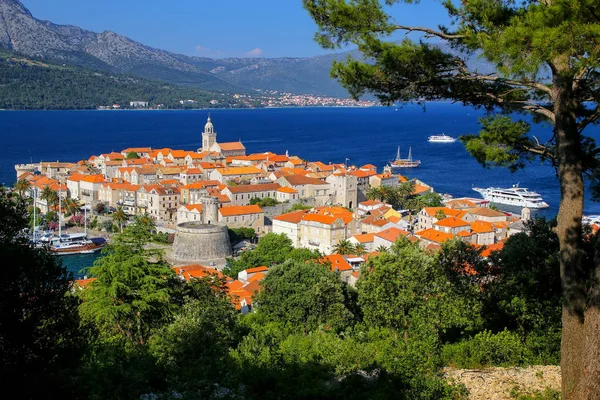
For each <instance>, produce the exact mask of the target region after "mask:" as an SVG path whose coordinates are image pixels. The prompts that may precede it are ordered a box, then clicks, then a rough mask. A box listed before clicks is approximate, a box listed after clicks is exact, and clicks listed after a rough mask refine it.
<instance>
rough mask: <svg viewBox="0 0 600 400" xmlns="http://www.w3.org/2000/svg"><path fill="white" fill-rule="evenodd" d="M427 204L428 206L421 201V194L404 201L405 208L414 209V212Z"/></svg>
mask: <svg viewBox="0 0 600 400" xmlns="http://www.w3.org/2000/svg"><path fill="white" fill-rule="evenodd" d="M427 206H428V204H427V203H425V202H424V201H423V198H422V197H421V196H417V197H413V198H411V199H408V200H407V201H406V208H408V209H409V210H411V211H414V212H416V213H418V212H419V211H421V210H422V209H423V208H424V207H427Z"/></svg>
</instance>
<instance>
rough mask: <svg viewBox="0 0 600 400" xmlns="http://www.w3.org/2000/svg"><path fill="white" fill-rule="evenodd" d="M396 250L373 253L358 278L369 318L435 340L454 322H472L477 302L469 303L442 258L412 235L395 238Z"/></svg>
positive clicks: (404, 333) (461, 324) (366, 318)
mask: <svg viewBox="0 0 600 400" xmlns="http://www.w3.org/2000/svg"><path fill="white" fill-rule="evenodd" d="M394 253H395V254H392V253H382V254H381V255H379V256H377V257H375V258H372V259H369V262H368V265H367V266H366V267H364V268H363V269H362V270H361V278H360V280H359V281H358V284H357V289H358V302H359V305H360V306H361V309H362V311H363V314H364V321H365V323H367V324H369V325H371V326H374V327H382V328H390V329H394V330H395V331H398V332H400V333H401V335H402V337H403V338H404V341H405V342H408V341H409V340H410V338H411V336H413V335H414V336H415V337H417V338H419V340H422V339H425V340H431V338H437V337H439V336H440V334H441V333H443V332H445V331H446V330H448V329H450V328H456V327H460V328H462V329H465V328H472V327H473V326H474V323H475V321H476V318H477V317H476V316H477V315H478V307H477V303H472V304H471V307H469V306H465V302H464V301H463V300H464V299H463V298H461V296H459V294H458V293H457V292H456V291H455V290H453V288H452V285H451V283H450V282H449V281H448V279H447V277H446V276H445V274H444V271H443V270H442V268H441V266H440V264H439V263H437V262H436V260H435V259H434V257H432V256H430V255H428V254H426V253H425V252H423V251H422V250H421V249H420V248H419V247H418V246H417V245H413V244H411V243H410V242H409V241H400V242H398V243H397V244H395V251H394Z"/></svg>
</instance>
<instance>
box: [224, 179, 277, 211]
mask: <svg viewBox="0 0 600 400" xmlns="http://www.w3.org/2000/svg"><path fill="white" fill-rule="evenodd" d="M280 187H281V186H280V185H279V183H262V184H258V185H237V186H228V187H226V188H225V189H223V190H222V191H221V193H222V194H224V195H225V196H227V197H229V198H230V199H231V204H233V205H236V206H246V205H248V204H250V200H252V199H254V198H259V199H264V198H265V197H270V198H272V199H274V200H276V199H277V189H279V188H280Z"/></svg>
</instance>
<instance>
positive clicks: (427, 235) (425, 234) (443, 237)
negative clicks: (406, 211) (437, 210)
mask: <svg viewBox="0 0 600 400" xmlns="http://www.w3.org/2000/svg"><path fill="white" fill-rule="evenodd" d="M415 235H416V236H418V237H420V238H422V239H425V240H429V241H431V242H435V243H444V242H445V241H447V240H450V239H452V238H453V237H454V236H453V235H452V234H451V233H445V232H440V231H438V230H437V229H433V228H430V229H425V230H424V231H420V232H416V233H415Z"/></svg>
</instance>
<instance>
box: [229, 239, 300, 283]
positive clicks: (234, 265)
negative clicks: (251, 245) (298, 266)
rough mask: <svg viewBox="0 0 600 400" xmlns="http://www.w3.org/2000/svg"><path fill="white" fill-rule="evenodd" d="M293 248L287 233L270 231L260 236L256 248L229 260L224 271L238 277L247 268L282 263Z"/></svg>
mask: <svg viewBox="0 0 600 400" xmlns="http://www.w3.org/2000/svg"><path fill="white" fill-rule="evenodd" d="M292 250H293V247H292V241H291V240H290V239H289V238H288V237H287V236H286V235H285V234H279V235H278V234H275V233H268V234H266V235H265V236H263V237H262V238H260V240H259V241H258V244H257V246H256V248H255V249H254V250H250V251H245V252H244V253H242V255H241V256H240V257H239V258H238V259H230V260H228V263H227V266H226V267H225V268H224V269H223V273H224V274H225V275H227V276H231V277H236V276H237V274H238V273H239V272H240V271H243V270H245V269H247V268H254V267H260V266H262V265H265V266H267V267H271V266H272V265H275V264H281V263H283V262H284V261H286V260H287V259H288V257H289V255H290V253H291V251H292Z"/></svg>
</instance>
